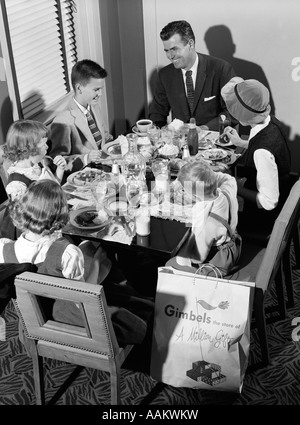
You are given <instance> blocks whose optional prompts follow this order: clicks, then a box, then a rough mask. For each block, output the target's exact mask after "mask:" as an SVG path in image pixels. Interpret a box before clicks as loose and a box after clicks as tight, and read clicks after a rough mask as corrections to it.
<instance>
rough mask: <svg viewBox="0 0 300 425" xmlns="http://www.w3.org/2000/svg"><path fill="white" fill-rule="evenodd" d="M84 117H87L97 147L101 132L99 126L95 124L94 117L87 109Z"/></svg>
mask: <svg viewBox="0 0 300 425" xmlns="http://www.w3.org/2000/svg"><path fill="white" fill-rule="evenodd" d="M86 117H87V121H88V125H89V128H90V130H91V133H92V135H93V137H94V139H95V142H96V144H97V146H98V147H99V146H100V144H101V140H102V135H101V132H100V130H99V128H98V127H97V124H96V122H95V120H94V118H93V117H92V114H91V113H90V112H89V111H88V112H87V114H86Z"/></svg>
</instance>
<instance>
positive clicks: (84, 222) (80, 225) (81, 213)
mask: <svg viewBox="0 0 300 425" xmlns="http://www.w3.org/2000/svg"><path fill="white" fill-rule="evenodd" d="M101 211H102V213H100V214H101V215H100V216H99V212H98V211H97V210H96V208H93V207H85V208H80V209H78V210H71V212H70V223H71V224H72V226H74V227H77V229H81V230H98V229H101V228H103V227H105V226H106V225H107V224H109V223H110V222H111V221H112V216H111V215H110V214H109V212H108V211H106V209H103V210H101ZM94 220H96V222H95V221H94ZM98 220H99V222H97V221H98Z"/></svg>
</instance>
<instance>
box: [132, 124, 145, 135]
mask: <svg viewBox="0 0 300 425" xmlns="http://www.w3.org/2000/svg"><path fill="white" fill-rule="evenodd" d="M132 131H133V132H134V133H135V134H137V135H138V136H140V137H145V136H147V132H146V133H141V132H140V131H139V130H138V129H137V126H136V125H134V126H133V127H132Z"/></svg>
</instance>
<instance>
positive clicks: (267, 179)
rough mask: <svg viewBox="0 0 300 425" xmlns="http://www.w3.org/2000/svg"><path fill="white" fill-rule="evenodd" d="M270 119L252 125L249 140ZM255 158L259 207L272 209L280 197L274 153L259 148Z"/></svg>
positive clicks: (265, 125)
mask: <svg viewBox="0 0 300 425" xmlns="http://www.w3.org/2000/svg"><path fill="white" fill-rule="evenodd" d="M270 120H271V118H270V116H268V117H267V118H266V119H265V121H264V122H263V123H262V124H257V125H255V126H254V127H252V128H251V131H250V135H249V141H250V140H251V139H252V138H253V137H254V136H255V135H256V134H258V133H259V132H260V131H261V130H262V129H264V128H265V127H267V125H268V124H269V122H270ZM253 160H254V164H255V167H256V170H257V180H256V186H257V191H258V194H257V197H256V202H257V205H258V207H259V208H264V209H265V210H272V209H274V208H275V207H276V206H277V204H278V199H279V179H278V168H277V165H276V162H275V158H274V155H273V154H271V152H270V151H268V150H266V149H257V150H256V151H255V152H254V155H253Z"/></svg>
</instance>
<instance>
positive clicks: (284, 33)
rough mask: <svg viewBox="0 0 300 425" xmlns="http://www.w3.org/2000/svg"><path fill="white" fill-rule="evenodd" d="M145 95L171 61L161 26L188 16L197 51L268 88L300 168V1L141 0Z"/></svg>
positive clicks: (151, 89)
mask: <svg viewBox="0 0 300 425" xmlns="http://www.w3.org/2000/svg"><path fill="white" fill-rule="evenodd" d="M143 11H144V30H145V49H146V53H145V54H146V72H147V81H148V85H147V96H148V100H149V101H151V99H152V93H153V86H154V84H155V76H156V72H157V70H158V69H159V68H160V67H161V66H164V65H167V64H168V63H169V61H168V60H167V58H166V56H165V53H164V51H163V46H162V42H161V40H160V38H159V32H160V30H161V29H162V28H163V27H164V26H165V25H166V24H167V23H168V22H171V21H173V20H180V19H185V20H186V21H188V22H189V23H190V24H191V25H192V27H193V30H194V33H195V37H196V48H197V50H198V51H199V52H202V53H205V54H211V55H214V56H219V57H223V58H224V59H227V60H228V61H230V62H232V64H233V66H234V68H235V70H236V72H237V74H238V75H240V76H242V77H243V78H245V79H246V78H256V79H258V80H260V81H261V82H262V83H264V84H266V85H267V86H268V87H269V88H270V92H271V96H272V105H273V111H275V113H276V116H277V118H279V119H280V120H281V121H282V122H283V123H284V124H285V125H286V129H287V132H288V134H289V139H290V148H291V151H292V169H293V171H295V170H296V171H300V160H299V159H298V158H299V153H300V152H299V151H300V146H299V145H300V117H299V110H300V108H299V106H300V47H299V38H300V37H299V36H300V2H299V0H288V1H287V2H284V1H282V0H252V1H248V0H227V1H224V0H185V1H184V3H183V2H182V0H143Z"/></svg>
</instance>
